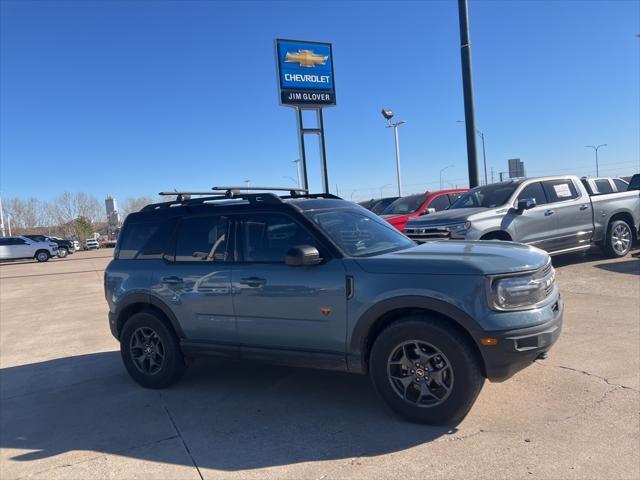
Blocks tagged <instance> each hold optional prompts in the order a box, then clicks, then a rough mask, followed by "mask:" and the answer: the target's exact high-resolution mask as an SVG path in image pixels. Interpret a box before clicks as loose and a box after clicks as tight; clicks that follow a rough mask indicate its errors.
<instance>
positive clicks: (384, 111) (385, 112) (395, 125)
mask: <svg viewBox="0 0 640 480" xmlns="http://www.w3.org/2000/svg"><path fill="white" fill-rule="evenodd" d="M393 115H394V113H393V110H390V109H388V108H383V109H382V116H383V117H384V119H385V120H386V121H387V128H393V138H394V139H395V143H396V171H397V174H398V196H399V197H401V196H402V180H401V177H400V143H399V141H398V127H399V126H400V125H403V124H405V123H407V122H405V121H404V120H398V121H397V122H395V123H391V119H392V118H393Z"/></svg>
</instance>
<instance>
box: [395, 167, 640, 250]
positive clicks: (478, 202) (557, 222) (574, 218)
mask: <svg viewBox="0 0 640 480" xmlns="http://www.w3.org/2000/svg"><path fill="white" fill-rule="evenodd" d="M639 224H640V192H639V191H638V190H630V191H626V192H616V193H608V194H600V195H589V193H588V192H587V190H586V189H585V187H584V185H583V184H582V182H581V180H580V179H579V178H578V177H575V176H561V177H540V178H527V179H517V180H510V181H507V182H501V183H493V184H490V185H484V186H482V187H476V188H474V189H472V190H469V191H468V192H467V193H465V194H464V195H462V196H461V197H460V198H459V199H458V200H457V201H456V202H454V203H453V204H452V205H451V206H450V207H449V209H447V210H444V211H441V212H437V213H431V214H429V215H425V216H423V217H419V218H416V219H413V220H411V221H410V222H408V223H407V224H406V226H405V230H404V232H405V234H407V235H408V236H409V237H410V238H412V239H413V240H415V241H417V242H425V241H428V240H435V239H458V240H512V241H514V242H521V243H527V244H529V245H533V246H535V247H539V248H542V249H543V250H546V251H547V252H549V253H550V254H552V255H556V254H561V253H568V252H575V251H580V250H586V249H588V248H590V247H591V246H592V245H598V246H600V247H601V248H602V249H603V251H604V252H605V253H606V254H607V255H608V256H610V257H624V256H625V255H626V254H627V253H629V250H630V249H631V246H632V244H633V241H634V240H636V239H637V238H638V226H639Z"/></svg>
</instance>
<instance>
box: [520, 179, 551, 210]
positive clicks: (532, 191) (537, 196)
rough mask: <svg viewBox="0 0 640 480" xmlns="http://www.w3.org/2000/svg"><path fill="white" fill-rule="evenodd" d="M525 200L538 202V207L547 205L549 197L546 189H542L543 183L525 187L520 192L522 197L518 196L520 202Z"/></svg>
mask: <svg viewBox="0 0 640 480" xmlns="http://www.w3.org/2000/svg"><path fill="white" fill-rule="evenodd" d="M523 199H533V200H535V201H536V205H544V204H545V203H547V196H546V195H545V193H544V189H543V188H542V183H540V182H535V183H530V184H529V185H527V186H526V187H524V188H523V189H522V191H521V192H520V195H518V200H523Z"/></svg>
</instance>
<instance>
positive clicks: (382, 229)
mask: <svg viewBox="0 0 640 480" xmlns="http://www.w3.org/2000/svg"><path fill="white" fill-rule="evenodd" d="M305 214H306V215H307V217H309V219H310V220H311V221H312V222H313V223H315V224H316V225H317V226H318V227H320V229H321V230H322V231H323V232H324V233H325V234H326V235H327V236H328V237H329V238H331V240H333V241H334V242H335V243H336V244H337V245H338V247H339V248H340V249H341V250H342V251H344V252H345V253H346V254H347V255H349V256H352V257H368V256H371V255H378V254H381V253H387V252H393V251H396V250H402V249H405V248H409V247H414V246H415V243H413V242H412V241H411V240H409V239H408V238H407V237H405V236H404V235H403V234H401V233H400V232H399V231H398V230H396V229H395V228H394V227H392V226H391V225H390V224H388V223H387V222H385V221H384V220H382V219H381V218H380V217H377V216H376V215H373V214H372V213H370V212H368V211H366V210H364V209H362V210H360V209H358V210H355V209H339V210H320V211H309V212H306V213H305Z"/></svg>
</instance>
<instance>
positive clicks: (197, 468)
mask: <svg viewBox="0 0 640 480" xmlns="http://www.w3.org/2000/svg"><path fill="white" fill-rule="evenodd" d="M158 397H159V398H160V403H161V404H162V408H164V411H165V413H166V414H167V418H168V419H169V422H170V423H171V425H172V426H173V430H174V431H175V432H176V435H177V436H178V438H180V441H181V442H182V446H183V447H184V449H185V451H186V452H187V455H189V458H190V459H191V463H192V464H193V466H194V467H195V469H196V471H197V472H198V476H199V477H200V480H204V477H203V476H202V472H201V471H200V467H198V464H197V463H196V459H195V458H193V455H192V454H191V450H189V446H188V445H187V442H186V441H185V439H184V437H183V436H182V432H180V429H179V428H178V425H177V424H176V421H175V420H174V419H173V415H171V412H170V411H169V407H167V404H166V403H165V401H164V397H163V396H162V393H161V392H158Z"/></svg>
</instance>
